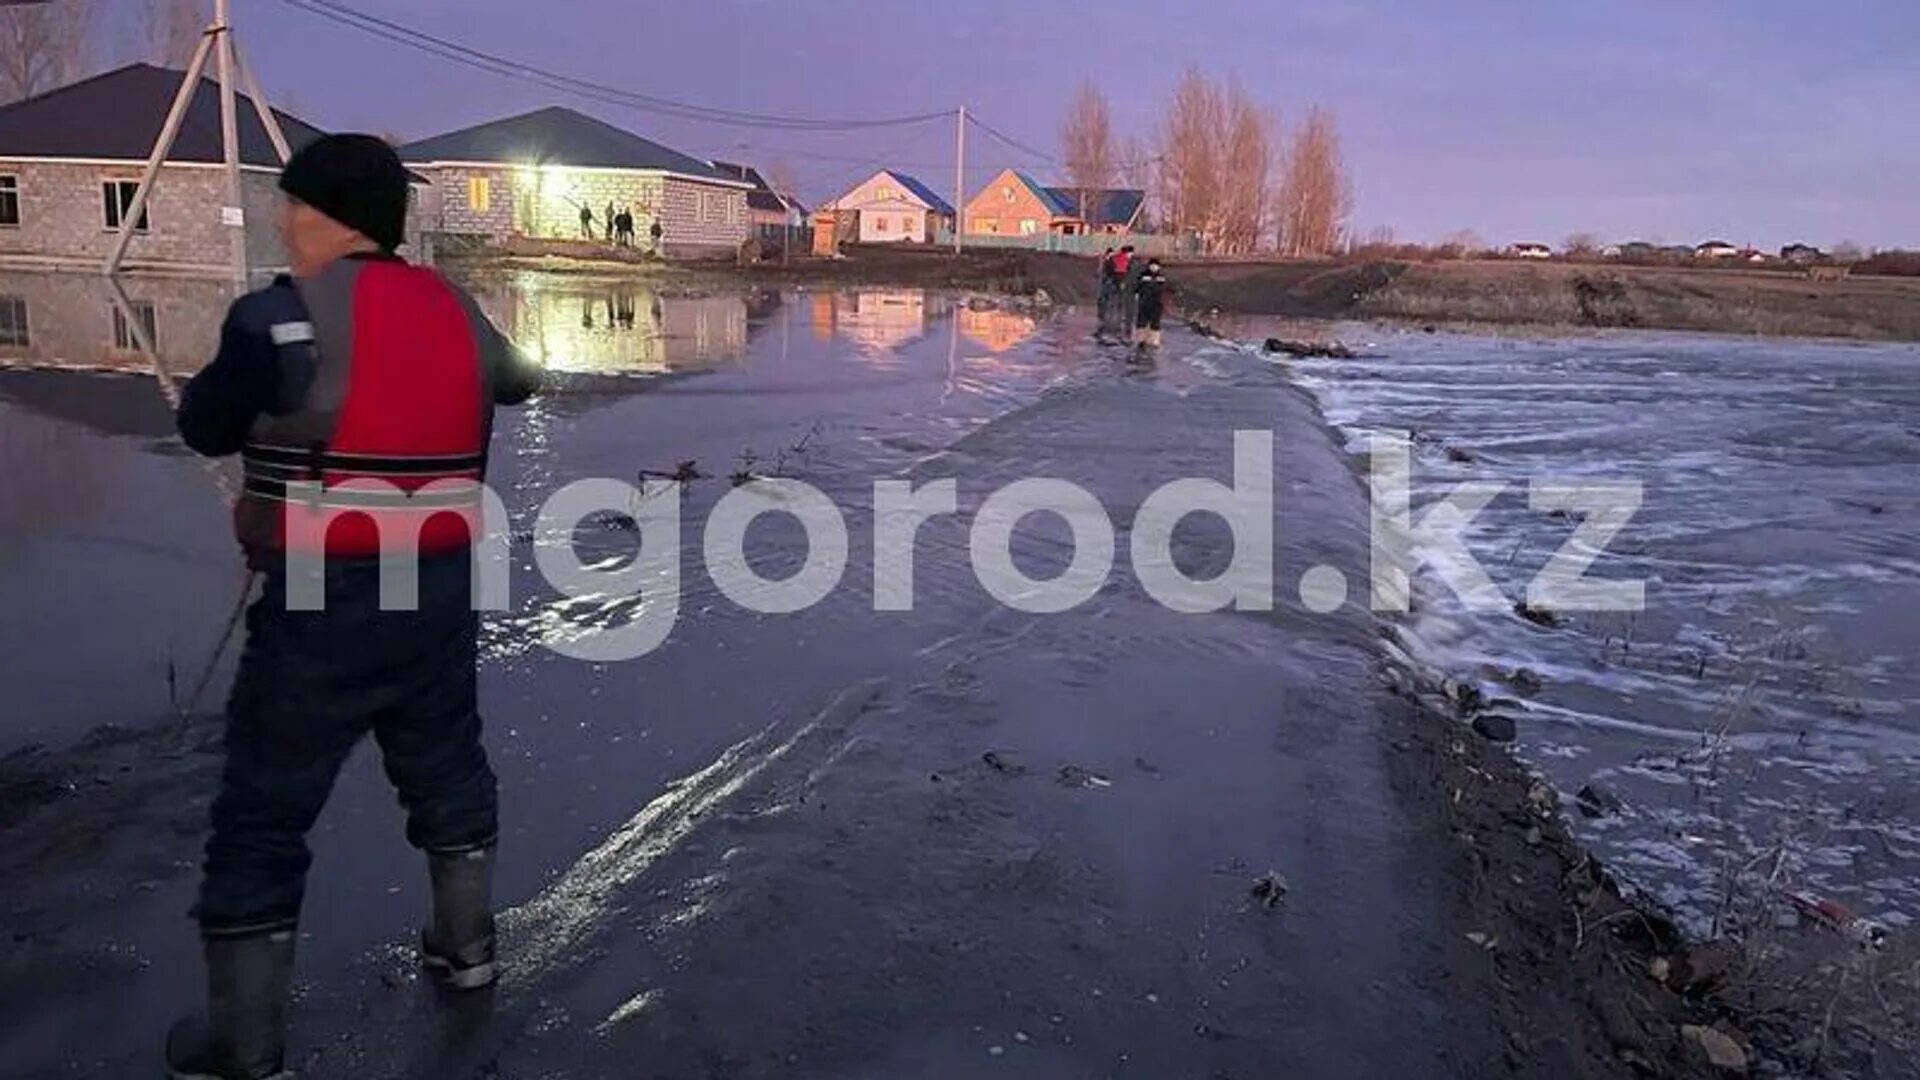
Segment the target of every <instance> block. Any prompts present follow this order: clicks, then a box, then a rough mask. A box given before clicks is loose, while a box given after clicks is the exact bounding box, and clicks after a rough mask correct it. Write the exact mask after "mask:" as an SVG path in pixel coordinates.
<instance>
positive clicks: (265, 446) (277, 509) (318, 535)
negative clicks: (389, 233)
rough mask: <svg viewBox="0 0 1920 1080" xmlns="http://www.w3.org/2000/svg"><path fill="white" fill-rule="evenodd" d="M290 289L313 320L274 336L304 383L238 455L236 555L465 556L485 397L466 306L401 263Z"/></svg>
mask: <svg viewBox="0 0 1920 1080" xmlns="http://www.w3.org/2000/svg"><path fill="white" fill-rule="evenodd" d="M298 288H299V298H300V300H301V301H302V302H303V306H304V307H305V309H306V312H305V313H306V314H307V316H308V318H309V320H310V322H308V323H304V324H303V323H301V322H299V321H297V320H289V321H286V322H281V323H276V324H275V325H274V326H273V327H272V333H273V336H274V343H275V345H276V346H278V347H279V348H280V349H282V350H286V349H290V348H291V349H304V350H307V352H308V361H307V362H308V363H310V364H311V367H312V370H313V380H312V383H311V385H310V386H309V387H308V389H307V392H306V395H305V397H304V398H303V399H302V401H301V402H300V404H299V406H298V408H297V409H296V410H295V411H294V412H292V413H289V414H287V415H284V416H263V417H261V418H260V420H259V421H258V422H257V423H256V424H255V425H254V429H253V431H252V433H251V434H250V435H249V437H248V441H247V444H246V446H245V448H244V449H243V450H242V451H241V454H242V461H243V463H244V468H245V475H246V485H245V493H244V495H243V497H242V498H241V500H240V503H239V505H238V506H236V507H235V510H234V517H235V531H236V533H237V534H238V536H239V538H240V541H241V543H242V545H243V546H245V547H247V548H248V549H249V550H250V551H257V550H261V549H264V550H266V551H285V550H288V549H294V550H298V551H302V552H309V553H321V554H324V555H329V556H343V557H361V556H378V555H388V556H396V557H399V556H410V555H412V554H414V553H415V552H418V553H422V554H432V553H442V552H449V551H458V550H462V549H464V548H466V547H468V546H469V545H471V544H472V543H473V542H474V541H475V540H476V539H478V538H479V537H480V536H481V535H483V523H482V513H481V509H482V502H481V486H480V485H481V482H482V480H483V478H484V476H485V472H486V448H487V437H488V428H489V426H490V425H489V422H488V420H489V415H490V410H489V404H490V398H489V394H488V393H487V390H486V375H485V371H484V369H483V367H482V365H483V360H482V358H481V355H480V350H479V346H478V343H477V339H476V336H475V333H474V330H473V328H472V324H471V322H470V315H469V309H468V308H467V306H466V305H465V304H463V302H462V298H461V297H460V296H459V295H457V294H456V293H455V291H454V289H453V287H452V286H450V285H448V284H447V282H446V281H445V280H443V279H442V278H441V277H440V275H438V274H436V273H434V272H433V271H431V270H426V269H421V268H418V267H414V266H409V265H407V264H406V263H404V262H400V261H398V260H373V259H366V260H362V259H348V260H340V261H339V262H336V263H334V264H332V265H330V266H328V267H327V268H326V269H324V270H322V271H321V272H320V274H318V275H316V276H315V277H314V278H311V279H308V280H306V281H302V282H300V283H299V285H298ZM303 339H304V340H303ZM284 366H285V365H283V367H284Z"/></svg>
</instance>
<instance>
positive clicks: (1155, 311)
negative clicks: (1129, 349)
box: [1133, 259, 1167, 349]
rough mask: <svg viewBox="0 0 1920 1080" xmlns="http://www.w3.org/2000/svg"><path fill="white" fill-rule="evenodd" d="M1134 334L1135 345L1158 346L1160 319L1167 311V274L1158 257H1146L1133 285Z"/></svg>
mask: <svg viewBox="0 0 1920 1080" xmlns="http://www.w3.org/2000/svg"><path fill="white" fill-rule="evenodd" d="M1134 307H1135V309H1136V314H1135V316H1134V335H1133V340H1134V343H1135V344H1136V345H1139V346H1140V347H1141V348H1145V349H1157V348H1159V347H1160V321H1161V319H1162V318H1164V317H1165V316H1166V313H1167V275H1166V274H1165V273H1163V272H1162V271H1161V269H1160V260H1159V259H1148V260H1147V268H1146V269H1145V270H1143V271H1141V273H1140V280H1139V282H1138V283H1137V284H1135V285H1134Z"/></svg>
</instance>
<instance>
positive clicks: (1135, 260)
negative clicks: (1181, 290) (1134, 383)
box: [1099, 244, 1167, 349]
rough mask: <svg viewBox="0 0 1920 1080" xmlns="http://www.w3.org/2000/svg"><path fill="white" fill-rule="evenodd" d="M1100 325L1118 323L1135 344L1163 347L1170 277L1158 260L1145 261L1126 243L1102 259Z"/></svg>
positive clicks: (1108, 252)
mask: <svg viewBox="0 0 1920 1080" xmlns="http://www.w3.org/2000/svg"><path fill="white" fill-rule="evenodd" d="M1099 297H1100V299H1099V311H1100V326H1101V328H1102V329H1107V328H1111V327H1112V326H1113V325H1114V324H1115V323H1116V322H1117V323H1118V324H1119V326H1120V327H1121V328H1122V329H1123V330H1125V331H1127V332H1128V333H1129V334H1130V335H1131V337H1132V340H1133V343H1134V344H1136V345H1139V346H1141V347H1142V348H1150V349H1157V348H1159V347H1160V322H1161V320H1162V319H1163V318H1164V317H1165V316H1166V312H1167V276H1166V274H1165V272H1164V271H1162V270H1161V268H1160V260H1159V259H1142V258H1141V257H1140V256H1139V255H1138V254H1137V253H1135V251H1134V250H1133V245H1132V244H1127V245H1125V246H1124V247H1122V248H1120V250H1118V251H1115V250H1114V249H1112V248H1108V249H1107V251H1106V254H1104V255H1102V256H1101V257H1100V294H1099Z"/></svg>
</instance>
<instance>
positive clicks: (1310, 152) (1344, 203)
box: [1276, 105, 1353, 256]
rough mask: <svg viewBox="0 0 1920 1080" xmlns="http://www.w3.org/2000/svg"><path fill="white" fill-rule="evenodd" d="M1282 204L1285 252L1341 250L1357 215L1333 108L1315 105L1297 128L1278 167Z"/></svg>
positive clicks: (1282, 233)
mask: <svg viewBox="0 0 1920 1080" xmlns="http://www.w3.org/2000/svg"><path fill="white" fill-rule="evenodd" d="M1278 202H1279V207H1278V212H1277V215H1276V216H1277V217H1278V219H1279V226H1280V250H1281V251H1282V252H1283V253H1285V254H1287V255H1293V256H1305V255H1326V254H1330V253H1332V252H1334V251H1337V250H1339V248H1340V244H1341V239H1342V236H1343V235H1344V233H1345V231H1346V225H1347V218H1348V217H1349V216H1350V215H1351V214H1352V213H1353V183H1352V181H1351V180H1350V179H1349V178H1348V176H1347V166H1346V161H1345V160H1344V158H1343V157H1342V155H1341V152H1340V129H1339V125H1338V123H1337V122H1336V121H1335V120H1334V116H1333V112H1332V111H1331V110H1329V109H1326V108H1324V107H1322V106H1319V105H1315V106H1312V107H1311V108H1309V109H1308V110H1307V114H1306V116H1305V117H1303V118H1302V119H1301V121H1300V126H1299V128H1298V129H1296V130H1295V131H1294V133H1293V138H1292V140H1291V141H1290V142H1289V143H1288V144H1287V151H1286V160H1285V162H1284V164H1282V166H1281V170H1280V186H1279V192H1278Z"/></svg>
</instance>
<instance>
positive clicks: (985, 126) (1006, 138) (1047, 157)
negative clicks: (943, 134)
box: [967, 111, 1060, 165]
mask: <svg viewBox="0 0 1920 1080" xmlns="http://www.w3.org/2000/svg"><path fill="white" fill-rule="evenodd" d="M967 121H968V122H969V123H971V124H973V126H975V127H977V128H979V129H980V130H981V131H983V132H985V133H987V134H988V135H990V136H992V137H993V138H995V139H997V140H999V141H1000V142H1001V143H1004V144H1005V145H1007V146H1008V147H1011V148H1012V149H1014V150H1018V151H1019V152H1020V153H1023V154H1026V155H1027V156H1029V157H1033V158H1037V159H1039V160H1041V161H1044V162H1046V163H1047V164H1049V165H1058V164H1060V159H1058V158H1056V157H1054V156H1053V155H1052V154H1049V153H1047V152H1046V151H1045V150H1036V149H1034V148H1033V147H1031V146H1028V145H1027V144H1026V143H1023V142H1021V141H1020V140H1019V139H1016V138H1014V137H1013V136H1011V135H1008V134H1006V133H1005V132H1003V131H1001V130H1000V129H998V128H996V127H994V126H993V125H992V124H989V123H987V122H986V121H985V120H982V119H980V118H979V117H978V116H975V115H974V114H973V113H972V112H971V111H969V112H968V113H967Z"/></svg>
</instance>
